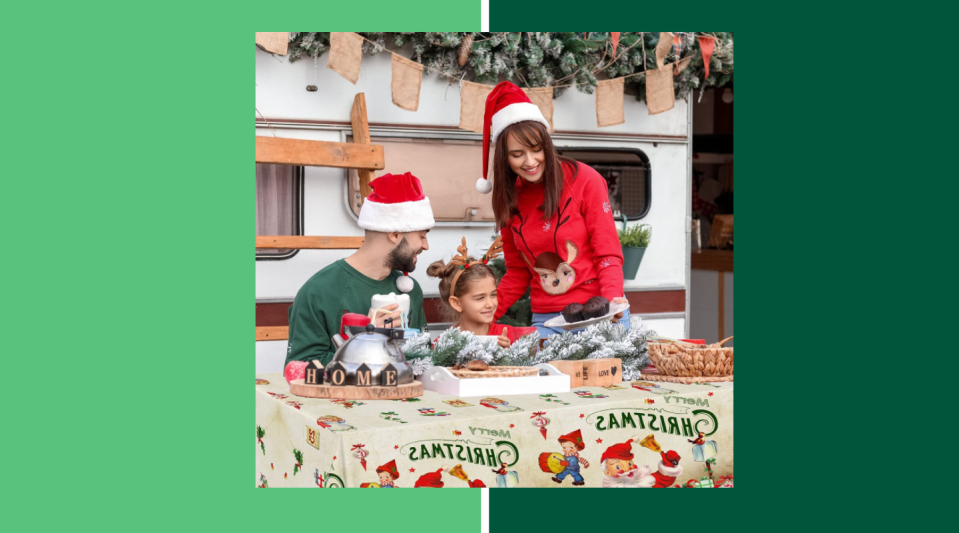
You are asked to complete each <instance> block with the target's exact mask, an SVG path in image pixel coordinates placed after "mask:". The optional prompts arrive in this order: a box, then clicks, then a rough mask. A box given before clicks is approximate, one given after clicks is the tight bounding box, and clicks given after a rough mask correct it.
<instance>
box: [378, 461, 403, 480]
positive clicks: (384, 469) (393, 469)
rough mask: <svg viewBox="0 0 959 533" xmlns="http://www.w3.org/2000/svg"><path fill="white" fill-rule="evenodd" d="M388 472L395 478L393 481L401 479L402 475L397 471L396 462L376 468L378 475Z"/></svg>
mask: <svg viewBox="0 0 959 533" xmlns="http://www.w3.org/2000/svg"><path fill="white" fill-rule="evenodd" d="M380 472H386V473H388V474H390V475H391V476H393V479H399V477H400V473H399V471H397V470H396V461H390V462H388V463H386V464H385V465H382V466H378V467H376V473H377V474H379V473H380Z"/></svg>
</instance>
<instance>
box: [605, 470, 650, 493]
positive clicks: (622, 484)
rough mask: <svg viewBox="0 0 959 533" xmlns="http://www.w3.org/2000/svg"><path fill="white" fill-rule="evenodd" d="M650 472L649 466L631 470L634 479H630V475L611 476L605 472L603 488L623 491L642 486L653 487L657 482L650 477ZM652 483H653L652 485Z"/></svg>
mask: <svg viewBox="0 0 959 533" xmlns="http://www.w3.org/2000/svg"><path fill="white" fill-rule="evenodd" d="M650 471H651V470H650V468H649V467H648V466H640V467H637V468H635V469H633V470H630V472H632V474H633V476H632V477H629V476H628V475H622V476H611V475H609V474H607V473H605V472H603V487H606V488H610V487H612V488H623V489H625V488H631V487H640V486H643V487H651V486H652V485H653V483H655V481H656V480H655V479H654V478H652V476H650V475H649V474H650ZM627 474H628V472H627ZM644 478H645V479H644ZM650 481H652V483H651V482H650Z"/></svg>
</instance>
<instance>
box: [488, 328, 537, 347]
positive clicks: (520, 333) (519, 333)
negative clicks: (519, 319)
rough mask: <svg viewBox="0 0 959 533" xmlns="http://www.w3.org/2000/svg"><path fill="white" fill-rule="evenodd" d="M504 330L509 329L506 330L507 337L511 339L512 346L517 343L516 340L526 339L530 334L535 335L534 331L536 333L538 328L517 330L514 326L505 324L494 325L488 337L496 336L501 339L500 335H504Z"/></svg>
mask: <svg viewBox="0 0 959 533" xmlns="http://www.w3.org/2000/svg"><path fill="white" fill-rule="evenodd" d="M503 328H509V329H507V330H506V336H507V337H509V343H510V344H513V343H514V342H516V340H517V339H519V338H520V337H525V336H526V335H529V334H530V333H533V332H534V331H536V328H517V327H513V326H504V325H503V324H496V323H493V324H490V325H489V333H487V335H496V336H497V337H499V336H500V335H502V334H503Z"/></svg>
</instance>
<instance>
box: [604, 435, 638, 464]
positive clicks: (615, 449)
mask: <svg viewBox="0 0 959 533" xmlns="http://www.w3.org/2000/svg"><path fill="white" fill-rule="evenodd" d="M639 440H640V438H639V437H633V438H631V439H629V440H628V441H626V442H623V443H621V444H613V445H612V446H610V447H609V448H606V451H605V452H603V457H602V458H601V459H600V460H599V462H600V463H602V462H603V461H606V460H607V459H621V460H623V461H628V460H630V459H632V458H633V445H632V444H631V443H632V442H633V441H636V442H639Z"/></svg>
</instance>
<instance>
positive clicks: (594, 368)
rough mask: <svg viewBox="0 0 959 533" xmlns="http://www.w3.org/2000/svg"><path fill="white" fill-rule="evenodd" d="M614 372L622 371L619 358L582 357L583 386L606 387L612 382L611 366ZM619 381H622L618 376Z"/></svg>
mask: <svg viewBox="0 0 959 533" xmlns="http://www.w3.org/2000/svg"><path fill="white" fill-rule="evenodd" d="M614 366H615V367H616V373H617V374H620V373H622V361H620V360H619V359H584V360H583V386H584V387H608V386H610V385H612V384H613V367H614ZM619 382H622V378H620V380H619Z"/></svg>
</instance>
